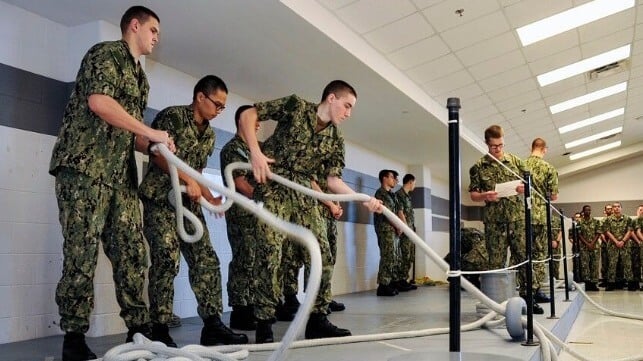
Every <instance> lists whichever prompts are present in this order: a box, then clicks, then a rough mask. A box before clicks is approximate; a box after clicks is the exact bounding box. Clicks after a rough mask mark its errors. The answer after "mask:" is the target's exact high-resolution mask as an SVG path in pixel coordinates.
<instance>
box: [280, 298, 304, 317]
mask: <svg viewBox="0 0 643 361" xmlns="http://www.w3.org/2000/svg"><path fill="white" fill-rule="evenodd" d="M284 298H285V302H284V308H285V309H286V310H288V311H289V312H290V313H293V314H294V313H297V311H299V306H301V304H300V303H299V300H298V299H297V295H287V296H285V297H284Z"/></svg>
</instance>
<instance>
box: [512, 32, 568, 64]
mask: <svg viewBox="0 0 643 361" xmlns="http://www.w3.org/2000/svg"><path fill="white" fill-rule="evenodd" d="M579 45H580V43H579V40H578V32H577V31H575V30H572V31H566V32H564V33H562V34H559V35H556V36H553V37H551V38H549V39H545V40H542V41H539V42H537V43H533V44H530V45H528V46H525V47H523V48H522V50H523V51H524V53H525V58H527V61H529V62H533V61H536V60H538V59H542V58H544V57H548V56H550V55H553V54H556V53H559V52H561V51H564V50H567V49H569V48H573V47H575V46H579Z"/></svg>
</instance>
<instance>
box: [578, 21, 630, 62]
mask: <svg viewBox="0 0 643 361" xmlns="http://www.w3.org/2000/svg"><path fill="white" fill-rule="evenodd" d="M633 32H634V28H631V27H630V28H627V29H625V30H621V31H618V32H616V33H613V34H610V35H608V36H605V37H603V38H600V39H597V40H594V41H589V42H586V43H581V50H582V51H583V56H584V57H586V58H588V57H592V56H594V55H598V54H600V53H604V52H606V51H609V50H612V49H616V48H618V47H621V46H623V45H627V44H631V43H632V37H633V36H634V34H633Z"/></svg>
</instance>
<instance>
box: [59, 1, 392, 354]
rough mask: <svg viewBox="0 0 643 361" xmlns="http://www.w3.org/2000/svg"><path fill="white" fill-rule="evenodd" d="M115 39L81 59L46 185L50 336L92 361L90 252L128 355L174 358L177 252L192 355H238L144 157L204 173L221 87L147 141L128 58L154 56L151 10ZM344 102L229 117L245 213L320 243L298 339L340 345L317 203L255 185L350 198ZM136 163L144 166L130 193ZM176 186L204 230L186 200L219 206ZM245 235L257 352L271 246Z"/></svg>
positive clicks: (215, 264) (167, 116) (193, 249)
mask: <svg viewBox="0 0 643 361" xmlns="http://www.w3.org/2000/svg"><path fill="white" fill-rule="evenodd" d="M120 27H121V33H122V39H121V40H119V41H107V42H102V43H99V44H96V45H94V46H93V47H92V48H91V49H90V50H89V51H88V52H87V53H86V55H85V57H84V58H83V60H82V63H81V66H80V69H79V71H78V75H77V78H76V83H75V87H74V90H73V92H72V94H71V97H70V100H69V103H68V104H67V107H66V109H65V113H64V117H63V124H62V127H61V129H60V133H59V136H58V138H57V140H56V143H55V145H54V149H53V154H52V159H51V163H50V168H49V172H50V173H51V174H52V175H53V176H55V178H56V181H55V192H56V198H57V200H58V207H59V213H60V216H59V218H60V223H61V226H62V232H63V238H64V242H63V256H64V260H63V273H62V277H61V279H60V281H59V283H58V287H57V289H56V303H57V304H58V307H59V313H60V316H61V320H60V327H61V329H62V330H63V331H64V332H65V337H64V341H63V350H62V359H63V360H64V361H82V360H90V359H95V358H96V355H95V354H94V353H93V352H92V351H91V350H90V349H89V347H88V346H87V344H86V342H85V336H84V334H85V333H86V332H87V330H88V329H89V316H90V314H91V311H92V309H93V305H94V290H93V278H94V273H95V269H96V262H97V258H98V247H99V243H100V242H101V241H102V244H103V249H104V251H105V254H106V255H107V257H108V259H109V260H110V262H111V264H112V267H113V277H114V283H115V290H116V298H117V301H118V303H119V306H120V308H121V312H120V316H121V317H122V318H123V320H124V321H125V325H126V326H127V328H128V333H127V338H126V341H131V340H132V337H133V335H134V334H135V333H142V334H144V335H146V336H148V337H149V338H156V339H161V340H162V341H163V340H164V341H166V342H167V343H168V344H169V345H173V341H172V340H171V338H170V337H169V334H168V333H167V322H168V321H169V320H170V318H171V316H172V298H173V296H172V295H173V286H172V280H173V278H174V276H175V275H176V272H177V267H178V255H179V250H180V251H181V252H183V254H184V256H185V258H186V260H187V261H188V265H189V266H190V271H189V278H190V283H191V286H192V288H193V290H194V292H195V295H196V298H197V300H198V313H199V315H200V316H201V317H202V318H203V320H204V327H203V329H202V333H201V343H203V344H206V345H210V344H217V343H245V342H247V337H246V336H245V335H242V334H236V333H234V332H232V331H231V330H230V329H229V328H228V327H227V326H225V325H224V324H223V323H222V322H221V319H220V314H221V310H222V306H221V278H220V272H219V261H218V259H217V256H216V254H215V253H214V250H213V249H212V247H211V244H210V241H209V237H208V234H207V232H206V233H205V234H204V236H203V239H201V240H200V241H199V242H197V243H194V244H191V245H188V244H185V243H184V242H182V241H180V240H179V239H178V237H177V235H176V231H175V229H174V228H173V227H174V226H173V224H174V220H173V217H174V216H173V214H172V213H171V210H170V208H169V206H168V204H167V201H166V199H165V197H166V196H160V194H162V193H164V194H167V190H169V177H168V175H167V173H166V171H167V164H166V162H165V160H164V159H163V158H162V157H161V156H160V155H159V154H149V153H150V147H151V145H153V144H155V143H160V144H164V145H165V146H167V147H168V148H169V149H170V151H172V152H178V154H179V156H180V157H182V158H183V159H186V160H187V161H188V163H189V164H190V165H191V166H193V167H195V168H197V169H199V170H202V169H203V168H204V167H205V165H206V161H207V157H208V156H209V155H211V154H212V151H213V147H214V140H215V139H214V132H213V131H212V129H211V128H210V127H209V123H208V122H209V120H210V119H212V118H214V117H215V116H216V115H217V114H219V113H220V112H221V111H222V110H223V109H224V108H225V101H226V98H227V87H226V86H225V84H224V83H223V81H221V79H219V78H217V77H215V76H206V77H204V78H203V79H201V80H200V81H199V83H197V85H196V86H195V89H194V93H193V101H192V104H191V105H189V106H177V107H169V108H167V109H164V110H163V111H161V112H160V113H159V114H158V116H157V117H156V119H155V121H154V123H153V127H155V128H157V129H154V128H152V127H148V126H146V125H145V124H144V123H143V112H144V110H145V108H146V106H147V98H148V94H149V84H148V81H147V78H146V75H145V72H144V70H143V69H142V67H141V64H140V61H139V58H140V56H142V55H148V54H150V53H151V52H152V50H153V48H154V47H155V46H156V45H157V44H158V40H159V33H160V20H159V17H158V16H157V15H156V14H155V13H154V12H153V11H152V10H150V9H148V8H146V7H143V6H133V7H131V8H129V9H128V10H127V11H126V12H125V13H124V14H123V16H122V18H121V23H120ZM356 100H357V97H356V92H355V90H354V89H353V88H352V87H351V86H350V85H348V84H347V83H345V82H343V81H334V82H331V83H330V84H329V85H328V86H327V87H326V89H325V90H324V93H323V96H322V102H321V103H320V104H314V103H309V102H306V101H304V100H302V99H300V98H298V97H297V96H294V95H293V96H290V97H287V98H283V99H279V100H276V101H272V102H264V103H259V104H256V105H255V107H252V108H249V109H247V110H246V111H244V112H243V113H242V114H241V116H240V123H239V124H240V133H239V134H240V135H241V136H242V137H243V138H244V139H245V140H246V143H247V144H248V150H249V154H250V155H251V156H250V159H251V160H252V164H253V173H254V177H255V178H256V180H257V182H258V184H257V185H256V187H255V189H254V197H255V199H259V200H262V201H263V202H264V204H265V207H266V208H267V209H268V210H270V211H272V212H273V213H277V214H278V215H279V216H281V217H282V218H286V219H287V220H290V221H294V222H296V223H298V224H300V225H304V226H307V227H308V228H310V229H312V230H313V232H314V233H315V235H316V236H317V238H318V240H319V242H320V247H321V249H322V258H323V261H324V272H323V280H322V287H321V289H320V293H319V296H318V299H317V302H316V305H315V310H314V312H313V314H312V315H311V316H310V319H309V322H308V324H307V327H306V337H308V338H315V337H331V336H346V335H349V334H350V332H349V331H348V330H345V329H340V328H337V327H336V326H334V325H332V324H331V323H330V322H329V321H328V319H327V318H326V309H327V307H328V302H329V299H330V276H331V272H332V264H331V257H330V250H329V246H328V239H327V237H326V232H325V231H326V227H325V223H324V222H321V221H320V219H321V217H320V216H319V215H318V208H316V202H315V201H313V200H312V199H311V198H308V197H305V196H302V195H300V194H297V193H295V192H293V191H290V190H288V189H285V188H283V187H281V186H279V185H278V184H275V183H270V182H267V178H268V176H269V175H270V172H271V171H275V173H277V174H280V175H282V176H286V177H288V178H291V179H294V180H296V181H298V182H300V183H301V184H306V185H308V184H310V180H311V179H317V177H323V178H325V179H327V181H328V188H329V190H330V191H332V192H334V193H353V191H352V190H351V189H350V188H349V187H348V186H347V185H346V184H345V183H344V182H343V181H342V180H341V172H342V169H343V167H344V142H343V138H342V137H341V135H340V134H339V132H338V129H337V126H338V125H339V124H341V123H342V122H343V121H344V120H345V119H346V118H348V117H349V116H350V113H351V110H352V107H353V106H354V105H355V102H356ZM258 117H259V118H260V119H274V120H277V121H278V122H279V125H278V126H277V129H276V131H275V134H274V135H273V136H272V137H271V138H270V139H268V141H267V142H266V145H265V149H266V155H267V156H266V155H264V153H262V152H261V150H260V149H259V144H258V142H257V138H256V135H255V132H256V129H257V119H258ZM175 142H176V144H175ZM135 150H136V151H139V152H142V153H145V154H148V155H150V156H151V162H150V169H149V172H148V174H147V175H146V177H145V179H144V182H143V185H142V187H141V191H140V193H138V192H137V176H136V175H137V171H136V162H135V156H134V151H135ZM269 157H270V158H269ZM270 164H272V170H271V168H270ZM180 178H181V180H182V182H183V183H184V184H185V185H186V187H187V195H186V196H184V200H183V202H184V205H185V206H187V207H189V208H190V209H192V210H193V211H194V212H195V213H196V214H198V215H199V217H200V219H201V220H203V215H202V213H201V210H200V207H198V206H196V205H195V203H194V200H195V199H197V198H198V197H200V196H203V197H204V198H205V199H206V200H208V201H209V202H211V203H213V204H218V203H220V201H221V200H220V198H214V197H212V195H211V194H210V192H209V191H208V190H207V188H205V187H202V186H200V185H198V184H196V183H195V182H194V180H192V179H190V177H188V176H187V175H186V174H183V173H181V175H180ZM235 183H236V182H235ZM239 188H240V187H239ZM139 196H140V198H141V199H142V200H143V202H144V204H145V210H144V213H145V220H146V227H145V233H146V235H147V237H149V238H148V240H149V243H150V248H151V252H150V253H151V260H152V267H151V269H150V287H149V293H150V309H151V311H150V310H148V307H147V305H146V303H145V300H144V298H143V293H144V284H145V271H146V270H147V269H148V265H147V261H146V248H145V240H144V237H143V230H142V228H143V227H142V220H141V216H140V208H139ZM380 204H381V203H380V202H379V201H378V200H376V199H374V198H372V199H370V200H369V201H368V202H366V203H365V206H366V207H367V208H368V209H369V210H371V211H378V210H379V207H380ZM257 227H258V228H259V233H258V234H259V235H261V237H258V238H257V239H256V253H255V255H256V259H257V260H258V262H257V264H258V268H257V269H258V270H260V271H259V272H258V274H257V275H256V276H257V281H258V282H257V287H256V289H257V293H256V298H255V299H254V300H253V301H252V302H254V305H255V309H254V313H255V316H256V317H257V319H258V321H259V322H258V326H257V337H256V338H257V342H268V341H270V340H272V330H271V328H270V325H271V323H272V322H273V320H274V318H273V314H274V307H275V305H276V303H277V299H278V296H277V293H278V290H279V284H278V282H276V279H277V270H278V268H279V263H280V258H281V246H282V244H283V236H281V234H279V233H277V232H275V231H274V230H272V229H270V228H269V227H268V226H267V225H265V224H262V223H259V224H258V225H257ZM246 302H247V301H246ZM241 305H243V304H241ZM150 316H151V317H150ZM150 325H152V327H150ZM166 336H167V337H166Z"/></svg>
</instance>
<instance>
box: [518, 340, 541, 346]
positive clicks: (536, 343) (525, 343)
mask: <svg viewBox="0 0 643 361" xmlns="http://www.w3.org/2000/svg"><path fill="white" fill-rule="evenodd" d="M520 344H521V345H523V346H540V342H538V341H531V342H529V341H524V342H521V343H520Z"/></svg>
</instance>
